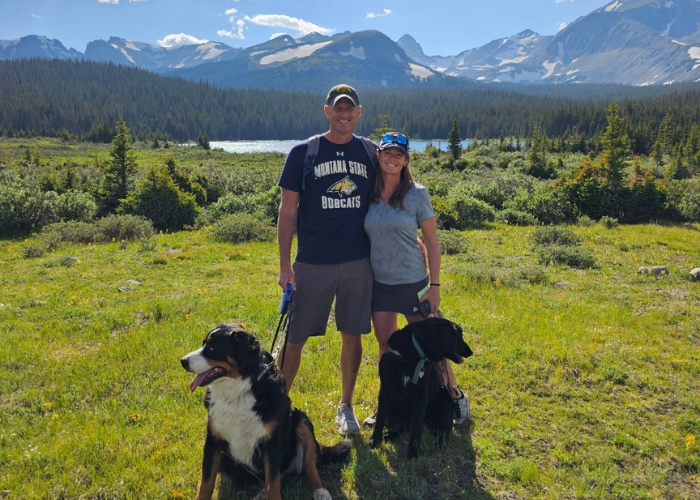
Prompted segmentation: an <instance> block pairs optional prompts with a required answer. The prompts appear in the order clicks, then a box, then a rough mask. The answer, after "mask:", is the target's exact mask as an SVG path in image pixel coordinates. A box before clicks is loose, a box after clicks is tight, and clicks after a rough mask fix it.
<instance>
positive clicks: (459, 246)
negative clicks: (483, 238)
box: [438, 230, 468, 255]
mask: <svg viewBox="0 0 700 500" xmlns="http://www.w3.org/2000/svg"><path fill="white" fill-rule="evenodd" d="M438 243H439V244H440V253H441V254H443V255H452V254H456V253H462V252H465V251H466V250H467V244H468V242H467V239H466V238H465V237H464V235H462V233H460V232H459V231H454V230H446V231H443V230H439V231H438Z"/></svg>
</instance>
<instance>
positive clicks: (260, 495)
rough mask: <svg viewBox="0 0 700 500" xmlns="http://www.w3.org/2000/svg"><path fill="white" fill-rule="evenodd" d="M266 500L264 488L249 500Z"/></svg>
mask: <svg viewBox="0 0 700 500" xmlns="http://www.w3.org/2000/svg"><path fill="white" fill-rule="evenodd" d="M266 499H267V492H266V491H265V488H263V489H261V490H260V491H258V494H257V495H255V496H254V497H253V498H251V499H250V500H266Z"/></svg>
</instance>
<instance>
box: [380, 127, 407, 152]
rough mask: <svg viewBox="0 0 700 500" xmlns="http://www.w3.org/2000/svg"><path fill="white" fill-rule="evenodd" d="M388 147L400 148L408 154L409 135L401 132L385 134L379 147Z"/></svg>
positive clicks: (381, 148)
mask: <svg viewBox="0 0 700 500" xmlns="http://www.w3.org/2000/svg"><path fill="white" fill-rule="evenodd" d="M387 148H399V149H400V150H401V151H402V152H403V154H404V155H406V156H408V137H406V136H405V135H403V134H401V133H399V132H389V133H387V134H384V135H383V136H382V138H381V139H380V141H379V149H380V150H383V149H387Z"/></svg>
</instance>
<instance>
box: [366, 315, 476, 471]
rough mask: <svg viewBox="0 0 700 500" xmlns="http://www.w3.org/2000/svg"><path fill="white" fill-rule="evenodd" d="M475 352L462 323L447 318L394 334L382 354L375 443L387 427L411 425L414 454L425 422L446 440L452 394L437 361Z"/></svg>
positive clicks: (410, 454) (410, 449) (440, 439)
mask: <svg viewBox="0 0 700 500" xmlns="http://www.w3.org/2000/svg"><path fill="white" fill-rule="evenodd" d="M471 355H472V350H471V349H470V348H469V346H468V345H467V343H466V342H465V341H464V339H463V338H462V329H461V328H460V327H459V325H457V324H455V323H453V322H451V321H448V320H446V319H443V318H429V319H426V320H423V321H419V322H417V323H411V324H409V325H407V326H405V327H404V328H402V329H401V330H398V331H396V332H394V333H393V334H392V335H391V337H389V349H388V350H387V352H385V353H384V354H383V355H382V357H381V359H380V360H379V381H380V384H381V385H380V388H379V402H378V406H377V419H376V422H375V424H374V432H373V433H372V439H371V440H370V442H369V446H370V448H374V447H376V446H379V444H380V443H381V442H382V439H383V432H384V427H385V426H386V427H387V428H389V429H392V430H393V431H395V432H400V431H402V430H404V429H406V428H410V435H409V440H408V457H409V458H415V457H417V456H418V450H419V446H420V439H421V433H422V430H423V423H427V424H428V426H429V427H430V428H431V429H432V430H433V432H435V434H436V435H437V438H438V443H439V444H440V445H442V444H443V442H444V441H445V439H447V437H448V436H449V435H450V432H451V431H452V427H453V424H452V398H451V397H450V394H449V392H448V391H447V389H445V388H444V387H442V386H441V385H440V377H439V376H438V373H437V372H436V370H435V367H434V366H433V362H437V361H441V360H442V362H445V361H444V360H445V359H449V360H450V361H454V362H455V363H461V362H462V361H463V360H464V358H467V357H469V356H471Z"/></svg>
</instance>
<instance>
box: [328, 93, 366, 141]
mask: <svg viewBox="0 0 700 500" xmlns="http://www.w3.org/2000/svg"><path fill="white" fill-rule="evenodd" d="M324 111H325V113H326V117H328V121H329V122H330V124H331V130H332V131H333V132H336V133H339V134H343V133H346V134H347V133H352V131H353V130H354V129H355V125H357V121H358V120H359V119H360V115H361V114H362V106H353V105H352V102H350V100H349V99H341V100H340V101H338V102H337V103H336V104H335V106H333V107H330V106H325V107H324Z"/></svg>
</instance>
